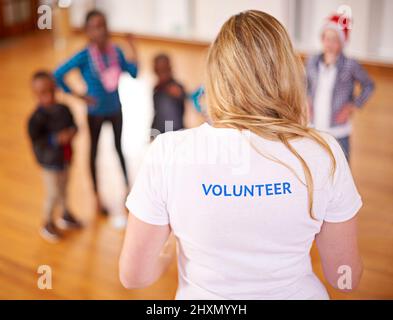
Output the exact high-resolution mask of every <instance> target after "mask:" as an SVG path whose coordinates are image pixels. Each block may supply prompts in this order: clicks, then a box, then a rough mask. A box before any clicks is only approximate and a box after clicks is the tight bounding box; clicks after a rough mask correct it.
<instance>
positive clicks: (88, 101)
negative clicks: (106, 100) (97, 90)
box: [76, 95, 97, 106]
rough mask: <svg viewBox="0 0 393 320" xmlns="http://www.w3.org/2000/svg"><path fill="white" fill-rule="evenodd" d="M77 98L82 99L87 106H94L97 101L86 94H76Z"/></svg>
mask: <svg viewBox="0 0 393 320" xmlns="http://www.w3.org/2000/svg"><path fill="white" fill-rule="evenodd" d="M76 96H77V97H78V98H79V99H81V100H83V101H84V102H85V103H86V104H87V105H88V106H94V105H96V104H97V101H96V99H95V98H93V97H92V96H88V95H76Z"/></svg>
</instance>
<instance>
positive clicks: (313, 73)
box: [307, 54, 374, 128]
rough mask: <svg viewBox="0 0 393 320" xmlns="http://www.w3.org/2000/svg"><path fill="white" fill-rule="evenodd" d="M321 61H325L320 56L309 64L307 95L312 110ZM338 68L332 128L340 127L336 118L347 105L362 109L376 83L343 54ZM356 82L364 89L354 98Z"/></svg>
mask: <svg viewBox="0 0 393 320" xmlns="http://www.w3.org/2000/svg"><path fill="white" fill-rule="evenodd" d="M321 61H323V55H322V54H319V55H316V56H312V57H311V58H310V59H309V60H308V62H307V94H308V96H309V97H310V98H311V101H312V103H311V109H312V108H313V106H312V105H313V103H314V99H315V94H316V91H317V88H318V77H319V71H320V68H319V65H320V62H321ZM336 68H337V75H336V81H335V84H334V87H333V92H332V99H331V113H330V127H332V128H333V127H336V126H339V125H340V124H338V123H337V121H336V118H337V115H338V113H340V111H341V110H342V108H343V107H344V106H345V105H346V104H347V103H353V104H354V105H356V106H357V107H359V108H360V107H362V106H363V105H364V104H365V102H366V101H367V99H368V98H369V97H370V95H371V93H372V92H373V91H374V82H373V81H372V80H371V79H370V77H369V76H368V74H367V72H366V71H365V70H364V69H363V68H362V66H361V65H360V64H359V63H358V62H357V61H355V60H353V59H350V58H348V57H346V56H345V55H343V54H341V55H340V56H339V57H338V59H337V62H336ZM356 82H359V83H360V85H361V89H362V90H361V92H360V94H359V95H358V96H354V88H355V83H356ZM312 114H313V112H312ZM312 122H314V121H312Z"/></svg>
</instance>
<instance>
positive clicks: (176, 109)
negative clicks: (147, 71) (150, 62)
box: [152, 54, 186, 138]
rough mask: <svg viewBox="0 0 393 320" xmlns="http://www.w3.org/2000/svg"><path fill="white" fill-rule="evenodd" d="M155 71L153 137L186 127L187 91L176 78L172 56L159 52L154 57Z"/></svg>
mask: <svg viewBox="0 0 393 320" xmlns="http://www.w3.org/2000/svg"><path fill="white" fill-rule="evenodd" d="M154 72H155V74H156V76H157V84H156V86H155V87H154V95H153V102H154V119H153V123H152V137H153V138H154V137H155V136H157V135H158V134H160V133H164V132H166V131H177V130H180V129H183V128H184V125H183V116H184V104H185V99H186V93H185V91H184V88H183V86H182V85H181V84H180V83H179V82H178V81H176V80H175V79H174V77H173V73H172V66H171V61H170V58H169V57H168V56H167V55H166V54H159V55H157V56H156V57H155V58H154Z"/></svg>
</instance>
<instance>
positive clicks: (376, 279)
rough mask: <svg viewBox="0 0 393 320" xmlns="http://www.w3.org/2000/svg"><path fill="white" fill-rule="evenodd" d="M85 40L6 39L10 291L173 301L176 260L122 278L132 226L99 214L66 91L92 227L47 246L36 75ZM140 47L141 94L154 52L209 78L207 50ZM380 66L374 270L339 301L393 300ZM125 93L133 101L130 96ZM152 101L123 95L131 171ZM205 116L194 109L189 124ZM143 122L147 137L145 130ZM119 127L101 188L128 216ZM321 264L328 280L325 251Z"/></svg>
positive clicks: (392, 116)
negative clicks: (44, 286) (146, 279)
mask: <svg viewBox="0 0 393 320" xmlns="http://www.w3.org/2000/svg"><path fill="white" fill-rule="evenodd" d="M116 40H117V41H118V42H120V44H121V41H120V40H119V39H116ZM83 41H84V40H83V38H81V37H80V36H74V37H73V38H72V40H71V41H70V42H69V43H68V44H67V46H66V47H65V48H60V49H57V50H55V49H54V46H53V41H52V38H51V37H50V35H48V34H45V33H38V34H35V35H29V36H25V37H22V38H18V39H13V40H7V41H5V40H2V41H0V61H1V71H0V106H1V113H0V298H1V299H71V298H75V299H172V298H173V297H174V294H175V290H176V286H177V279H176V277H177V274H176V264H175V262H173V264H172V266H171V268H170V270H169V271H168V273H167V274H165V276H163V277H162V279H161V280H160V281H159V282H158V283H156V284H155V285H154V286H152V287H150V288H147V289H143V290H132V291H127V290H125V289H123V288H122V286H121V285H120V282H119V280H118V276H117V261H118V255H119V252H120V247H121V243H122V237H123V232H122V231H119V230H117V229H116V228H114V227H113V225H112V224H111V223H110V222H109V221H108V220H106V219H104V218H101V217H96V216H95V215H94V213H93V199H92V191H91V189H92V187H91V183H90V180H89V176H88V170H87V159H88V148H87V147H88V143H89V142H88V136H87V131H86V123H85V116H84V114H85V109H84V106H83V105H82V104H81V103H80V102H79V101H77V100H74V99H69V98H66V100H67V102H68V103H69V104H70V106H71V108H72V110H73V112H74V114H75V115H76V119H77V122H78V124H79V127H80V133H79V135H78V137H77V140H76V143H75V149H76V150H75V154H76V157H75V161H74V165H73V168H72V173H71V184H70V190H69V194H70V205H71V208H72V210H73V211H74V212H75V214H76V215H77V216H78V217H80V218H81V219H82V220H83V221H84V222H85V223H86V228H85V229H84V230H83V231H80V232H71V233H68V234H67V235H66V238H65V240H64V241H62V242H61V243H59V244H56V245H53V244H48V243H46V242H45V241H44V240H42V239H41V238H40V236H39V234H38V229H39V227H40V223H41V209H42V199H43V195H44V190H43V187H42V182H41V176H40V169H39V167H38V166H37V165H36V164H35V161H34V159H33V157H32V154H31V150H30V145H29V143H28V140H27V135H26V120H27V117H28V115H29V113H30V112H31V111H32V110H33V108H34V102H33V100H32V96H31V93H30V90H29V79H30V75H31V73H32V72H33V71H34V70H36V69H37V68H43V67H44V68H47V69H51V68H54V67H55V66H56V65H57V64H58V63H59V62H60V61H62V60H63V59H64V58H65V57H67V56H69V55H70V54H71V53H73V52H75V51H76V50H77V49H79V48H82V46H83ZM138 47H139V50H140V58H141V74H140V79H141V80H139V82H138V81H137V82H132V81H131V80H129V79H125V80H124V83H125V84H127V83H130V86H133V90H134V92H135V94H134V96H138V94H139V96H141V95H142V94H141V92H142V93H144V92H149V88H151V85H152V79H153V78H152V71H151V58H152V57H153V55H154V54H156V53H158V52H160V51H165V52H167V53H169V54H171V55H172V56H173V60H174V67H175V69H176V74H177V76H178V78H179V79H180V80H181V81H182V82H184V84H185V85H186V88H187V89H188V90H192V89H194V88H195V87H196V86H197V85H198V84H199V83H200V82H201V81H202V75H203V74H202V69H203V62H204V54H205V50H206V48H205V47H203V46H199V45H195V46H194V45H189V44H173V43H166V42H162V41H153V40H139V41H138ZM370 72H371V75H372V77H373V78H374V79H375V80H376V85H377V90H376V93H375V95H374V96H373V98H372V99H371V101H370V102H369V103H368V105H367V107H366V108H365V109H364V110H362V111H360V112H359V113H358V114H357V115H356V117H355V125H354V126H355V133H354V136H353V156H352V160H353V161H352V163H351V165H352V168H353V174H354V177H355V180H356V182H357V185H358V187H359V191H360V193H361V195H362V197H363V202H364V206H363V208H362V209H361V212H360V230H359V232H360V246H361V251H362V255H363V260H364V265H365V272H364V276H363V280H362V283H361V286H360V288H359V290H358V291H356V292H354V293H351V294H342V293H337V292H335V291H333V290H330V289H329V292H330V293H331V296H332V298H338V299H359V298H360V299H393V129H392V128H393V76H392V74H393V72H391V71H389V70H388V71H384V70H380V69H378V68H373V69H372V70H370ZM70 81H71V83H72V84H73V86H74V87H75V88H78V89H80V90H82V89H83V86H82V85H81V82H80V81H79V79H78V76H77V75H76V74H73V75H71V77H70ZM127 81H128V82H127ZM144 90H145V91H144ZM124 96H125V98H124V99H125V100H127V99H126V98H127V95H126V94H124ZM149 103H150V100H149V99H146V97H145V100H143V97H142V98H140V99H139V100H134V101H132V98H131V100H130V101H129V100H127V101H125V102H123V106H124V107H127V110H124V111H125V114H127V117H125V123H126V128H125V130H124V147H125V153H126V158H127V162H128V163H129V167H130V170H131V173H130V176H131V177H133V176H134V175H135V172H136V170H137V167H138V163H139V160H140V158H141V155H142V154H143V150H144V147H145V143H144V142H145V140H144V139H145V138H146V136H145V133H146V129H147V126H148V122H149V117H150V116H151V110H147V109H148V108H151V105H149ZM145 109H146V110H145ZM139 116H140V118H139ZM141 119H143V120H141ZM199 122H200V119H198V118H197V116H196V115H195V113H194V112H193V111H192V109H191V108H189V109H188V111H187V124H188V125H189V126H193V125H195V124H197V123H199ZM133 128H134V129H133ZM135 128H136V129H135ZM137 129H138V130H139V129H140V130H139V131H141V132H142V134H139V135H138V133H137V132H136V131H137ZM133 130H134V131H133ZM139 131H138V132H139ZM111 134H112V133H111V132H110V129H109V128H105V130H104V132H103V136H102V141H101V142H100V150H99V168H100V175H99V179H100V188H101V190H102V193H103V194H104V198H105V200H106V202H107V205H108V207H109V208H110V209H111V211H112V212H113V213H114V214H121V212H122V211H123V208H122V203H123V200H124V190H123V183H122V180H121V175H120V169H119V165H118V161H117V158H116V155H115V153H114V150H113V145H112V143H111V139H112V135H111ZM313 261H314V266H315V270H316V272H317V274H318V275H319V276H320V277H321V278H322V273H321V266H320V263H319V260H318V257H317V253H316V251H315V250H313ZM40 265H49V266H51V267H52V272H53V289H52V290H40V289H38V287H37V280H38V277H39V275H38V274H37V269H38V267H39V266H40Z"/></svg>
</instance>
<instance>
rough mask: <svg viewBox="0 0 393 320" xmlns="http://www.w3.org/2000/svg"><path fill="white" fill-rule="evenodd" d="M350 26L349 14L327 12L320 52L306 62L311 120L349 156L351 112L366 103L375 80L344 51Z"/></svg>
mask: <svg viewBox="0 0 393 320" xmlns="http://www.w3.org/2000/svg"><path fill="white" fill-rule="evenodd" d="M351 29H352V21H351V18H350V17H349V16H346V15H344V14H341V15H340V14H333V15H332V16H330V17H329V18H328V19H327V21H326V23H325V24H324V26H323V29H322V33H321V42H322V48H323V49H322V52H321V53H320V54H317V55H315V56H312V57H310V58H309V60H308V62H307V94H308V97H309V108H310V120H311V123H312V124H313V125H314V127H315V128H316V129H318V130H320V131H325V132H328V133H330V134H331V135H333V136H334V137H335V138H336V139H337V141H338V142H339V143H340V145H341V147H342V148H343V150H344V152H345V154H346V156H347V159H348V160H349V155H350V134H351V132H352V124H351V118H352V114H353V112H354V111H355V110H357V109H359V108H361V107H362V106H363V105H364V104H365V102H366V101H367V100H368V98H369V97H370V95H371V93H372V92H373V90H374V83H373V81H372V80H371V79H370V77H369V76H368V74H367V72H366V71H365V70H364V69H363V68H362V66H360V64H359V63H358V62H357V61H355V60H354V59H351V58H348V57H347V56H345V54H344V52H343V49H344V48H345V46H346V44H347V43H348V40H349V34H350V31H351ZM355 83H359V84H360V86H361V92H360V94H359V95H356V96H355V94H354V87H355Z"/></svg>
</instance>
